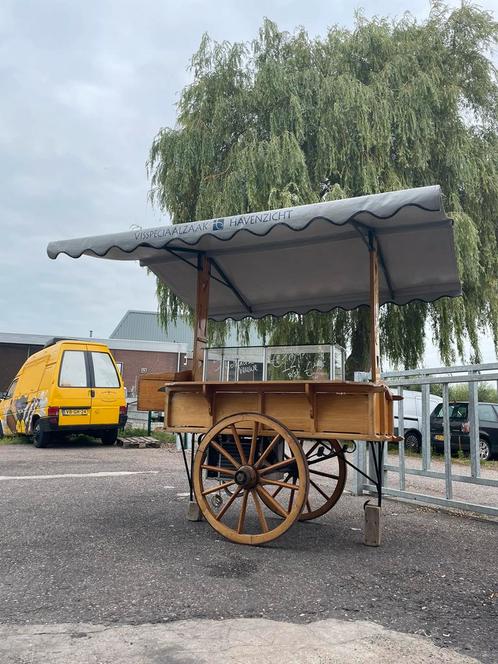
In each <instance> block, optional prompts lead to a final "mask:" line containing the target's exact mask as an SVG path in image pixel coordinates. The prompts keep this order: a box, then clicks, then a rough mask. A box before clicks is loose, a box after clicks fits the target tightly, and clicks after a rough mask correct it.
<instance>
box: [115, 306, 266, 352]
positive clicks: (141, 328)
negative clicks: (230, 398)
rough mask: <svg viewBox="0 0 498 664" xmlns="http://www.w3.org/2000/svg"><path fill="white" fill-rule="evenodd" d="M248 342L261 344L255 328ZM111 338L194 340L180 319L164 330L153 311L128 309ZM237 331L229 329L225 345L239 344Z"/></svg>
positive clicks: (191, 331)
mask: <svg viewBox="0 0 498 664" xmlns="http://www.w3.org/2000/svg"><path fill="white" fill-rule="evenodd" d="M249 337H250V338H249V344H250V345H258V344H261V337H260V336H259V335H258V334H257V332H256V331H255V330H252V331H251V333H250V335H249ZM110 338H111V339H135V340H138V339H142V340H144V341H161V342H176V343H185V344H188V345H189V347H190V348H191V347H192V345H193V341H194V330H193V328H192V327H191V326H190V324H189V323H188V322H187V321H185V320H182V319H178V320H177V322H176V323H169V325H168V329H167V330H165V329H164V328H163V327H162V325H161V322H160V320H159V314H158V313H156V312H155V311H135V310H129V311H127V312H126V313H125V315H124V316H123V318H122V319H121V321H120V322H119V323H118V325H117V326H116V329H115V330H114V331H113V332H112V333H111V337H110ZM239 345H240V344H239V341H238V339H237V333H236V331H235V330H230V332H229V334H228V336H227V339H226V343H225V346H239Z"/></svg>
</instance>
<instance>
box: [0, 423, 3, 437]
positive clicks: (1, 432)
mask: <svg viewBox="0 0 498 664" xmlns="http://www.w3.org/2000/svg"><path fill="white" fill-rule="evenodd" d="M0 438H3V427H2V423H1V422H0Z"/></svg>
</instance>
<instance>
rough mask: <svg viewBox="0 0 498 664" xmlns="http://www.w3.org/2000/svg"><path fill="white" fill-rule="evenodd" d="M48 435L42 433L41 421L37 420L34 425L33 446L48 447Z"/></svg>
mask: <svg viewBox="0 0 498 664" xmlns="http://www.w3.org/2000/svg"><path fill="white" fill-rule="evenodd" d="M48 438H49V436H48V434H47V432H46V431H42V428H41V425H40V420H36V422H35V423H34V424H33V445H34V446H35V447H46V446H47V443H48Z"/></svg>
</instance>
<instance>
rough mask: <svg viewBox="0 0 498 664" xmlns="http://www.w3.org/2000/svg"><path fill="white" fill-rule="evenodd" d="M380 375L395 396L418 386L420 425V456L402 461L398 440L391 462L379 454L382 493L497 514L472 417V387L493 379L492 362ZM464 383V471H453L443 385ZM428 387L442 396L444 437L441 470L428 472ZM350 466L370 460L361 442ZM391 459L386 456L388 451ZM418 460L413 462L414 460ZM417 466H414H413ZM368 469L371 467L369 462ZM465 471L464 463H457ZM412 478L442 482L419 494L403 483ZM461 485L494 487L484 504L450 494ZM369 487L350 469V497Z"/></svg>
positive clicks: (497, 483)
mask: <svg viewBox="0 0 498 664" xmlns="http://www.w3.org/2000/svg"><path fill="white" fill-rule="evenodd" d="M382 377H383V379H384V380H385V381H386V382H387V384H388V385H389V386H390V387H391V388H392V389H393V390H395V391H397V392H398V394H400V395H402V394H403V389H406V388H409V387H410V388H412V389H413V386H416V387H417V388H418V387H420V391H421V401H422V425H421V434H422V440H421V455H420V457H415V458H414V459H413V462H412V459H410V461H411V463H410V464H409V465H408V464H407V454H406V451H405V444H404V442H401V443H399V449H398V458H397V463H391V459H390V458H387V457H386V456H385V458H384V491H383V493H384V495H386V496H396V497H399V498H403V499H406V500H409V501H414V502H418V503H423V504H428V505H442V506H445V507H451V508H456V509H460V510H466V511H472V512H479V513H481V514H488V515H492V516H498V479H496V478H492V477H482V476H481V459H480V453H479V416H478V403H479V399H478V387H479V383H481V382H489V381H498V362H496V363H490V364H476V365H469V366H455V367H449V368H448V367H439V368H435V369H417V370H411V371H391V372H387V373H384V374H383V376H382ZM456 383H464V384H465V383H467V384H468V387H469V398H468V402H469V405H468V416H469V427H470V429H469V436H470V473H469V474H465V473H464V472H458V471H457V472H455V471H454V467H455V464H454V463H452V457H451V444H450V437H451V432H450V417H449V405H450V400H449V386H450V384H456ZM431 385H441V386H442V398H443V436H444V471H443V470H434V469H433V468H432V467H431V466H433V455H432V449H431V426H430V415H431V413H430V393H431ZM398 422H399V435H400V436H403V434H404V430H403V425H404V412H403V401H399V402H398ZM355 454H356V464H357V465H358V467H359V468H360V469H363V470H365V471H366V470H367V465H370V464H372V460H371V459H367V454H366V451H365V443H358V444H357V449H356V452H355ZM390 456H391V458H392V454H391V455H390ZM416 459H418V461H417V460H416ZM414 465H415V466H417V465H418V466H419V467H414ZM370 467H371V466H370ZM463 469H465V466H463ZM389 473H395V474H396V475H397V481H396V482H395V485H396V486H392V482H390V481H389V480H390V478H389ZM413 476H418V477H423V478H431V479H435V480H439V481H440V482H443V483H444V492H441V493H443V495H440V492H437V493H436V492H435V491H432V492H427V493H425V492H424V493H420V492H419V491H417V490H413V489H410V488H409V487H407V480H408V479H409V478H410V477H413ZM455 483H465V484H470V485H474V486H480V487H490V488H496V489H497V491H496V493H495V492H493V494H494V495H491V498H490V500H486V503H488V502H489V503H490V504H484V505H483V504H480V503H479V502H472V501H469V500H466V499H458V498H454V484H455ZM373 490H374V487H373V486H371V485H369V484H368V483H366V481H365V479H364V478H363V477H362V476H361V475H360V474H359V473H355V476H354V477H353V484H352V492H353V494H354V495H361V494H362V493H365V492H366V493H369V492H371V491H373Z"/></svg>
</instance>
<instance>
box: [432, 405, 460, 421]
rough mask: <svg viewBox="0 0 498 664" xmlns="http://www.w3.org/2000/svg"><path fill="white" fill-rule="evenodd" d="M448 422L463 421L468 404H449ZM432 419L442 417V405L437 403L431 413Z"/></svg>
mask: <svg viewBox="0 0 498 664" xmlns="http://www.w3.org/2000/svg"><path fill="white" fill-rule="evenodd" d="M449 413H450V420H465V419H467V413H468V404H466V403H450V404H449ZM432 416H433V417H443V404H442V403H439V404H438V405H437V406H436V407H435V408H434V411H433V413H432Z"/></svg>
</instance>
